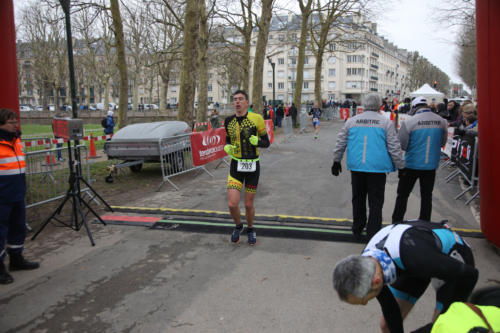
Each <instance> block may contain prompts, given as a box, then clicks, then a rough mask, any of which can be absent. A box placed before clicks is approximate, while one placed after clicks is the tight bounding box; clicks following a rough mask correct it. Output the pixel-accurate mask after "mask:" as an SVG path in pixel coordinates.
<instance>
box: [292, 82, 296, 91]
mask: <svg viewBox="0 0 500 333" xmlns="http://www.w3.org/2000/svg"><path fill="white" fill-rule="evenodd" d="M292 89H293V90H295V81H294V82H292Z"/></svg>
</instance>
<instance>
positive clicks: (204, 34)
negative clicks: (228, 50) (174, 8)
mask: <svg viewBox="0 0 500 333" xmlns="http://www.w3.org/2000/svg"><path fill="white" fill-rule="evenodd" d="M207 20H208V17H207V9H206V5H205V1H201V3H200V36H199V38H198V108H197V110H196V112H197V114H196V120H197V121H198V122H204V121H206V119H207V106H208V56H207V52H208V22H207Z"/></svg>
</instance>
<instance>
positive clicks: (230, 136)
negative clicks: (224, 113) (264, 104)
mask: <svg viewBox="0 0 500 333" xmlns="http://www.w3.org/2000/svg"><path fill="white" fill-rule="evenodd" d="M224 127H225V128H226V133H227V136H226V143H227V144H231V145H233V146H235V147H236V148H234V154H233V157H235V158H237V159H245V160H251V159H257V158H258V157H259V150H258V148H257V147H262V148H267V147H269V145H270V142H269V137H268V136H267V131H266V125H265V123H264V119H263V118H262V116H261V115H260V114H257V113H253V112H247V113H246V114H245V115H244V116H242V117H237V116H236V115H232V116H231V117H229V118H227V119H226V120H225V121H224ZM252 135H257V136H258V137H259V142H258V144H257V146H254V145H252V144H251V143H250V137H251V136H252Z"/></svg>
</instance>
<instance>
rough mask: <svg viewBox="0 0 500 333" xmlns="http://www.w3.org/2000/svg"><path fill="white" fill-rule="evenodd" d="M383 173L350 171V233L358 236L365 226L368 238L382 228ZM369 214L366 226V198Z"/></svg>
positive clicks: (384, 176) (384, 177) (384, 175)
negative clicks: (351, 223) (351, 224)
mask: <svg viewBox="0 0 500 333" xmlns="http://www.w3.org/2000/svg"><path fill="white" fill-rule="evenodd" d="M385 179H386V174H385V173H371V172H357V171H351V185H352V216H353V226H352V232H353V233H354V234H355V235H360V234H361V232H362V231H363V229H364V228H365V226H366V233H367V235H368V237H369V238H371V237H372V236H373V235H375V234H376V233H377V232H378V231H379V230H380V228H381V226H382V207H383V206H384V193H385ZM367 196H368V207H369V209H370V214H369V217H368V225H366V221H367V220H366V197H367Z"/></svg>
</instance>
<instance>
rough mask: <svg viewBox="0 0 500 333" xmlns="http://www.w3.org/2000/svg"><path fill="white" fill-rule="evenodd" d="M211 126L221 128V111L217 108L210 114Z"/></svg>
mask: <svg viewBox="0 0 500 333" xmlns="http://www.w3.org/2000/svg"><path fill="white" fill-rule="evenodd" d="M210 127H211V128H219V127H220V122H219V111H217V109H213V110H212V114H211V115H210Z"/></svg>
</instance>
